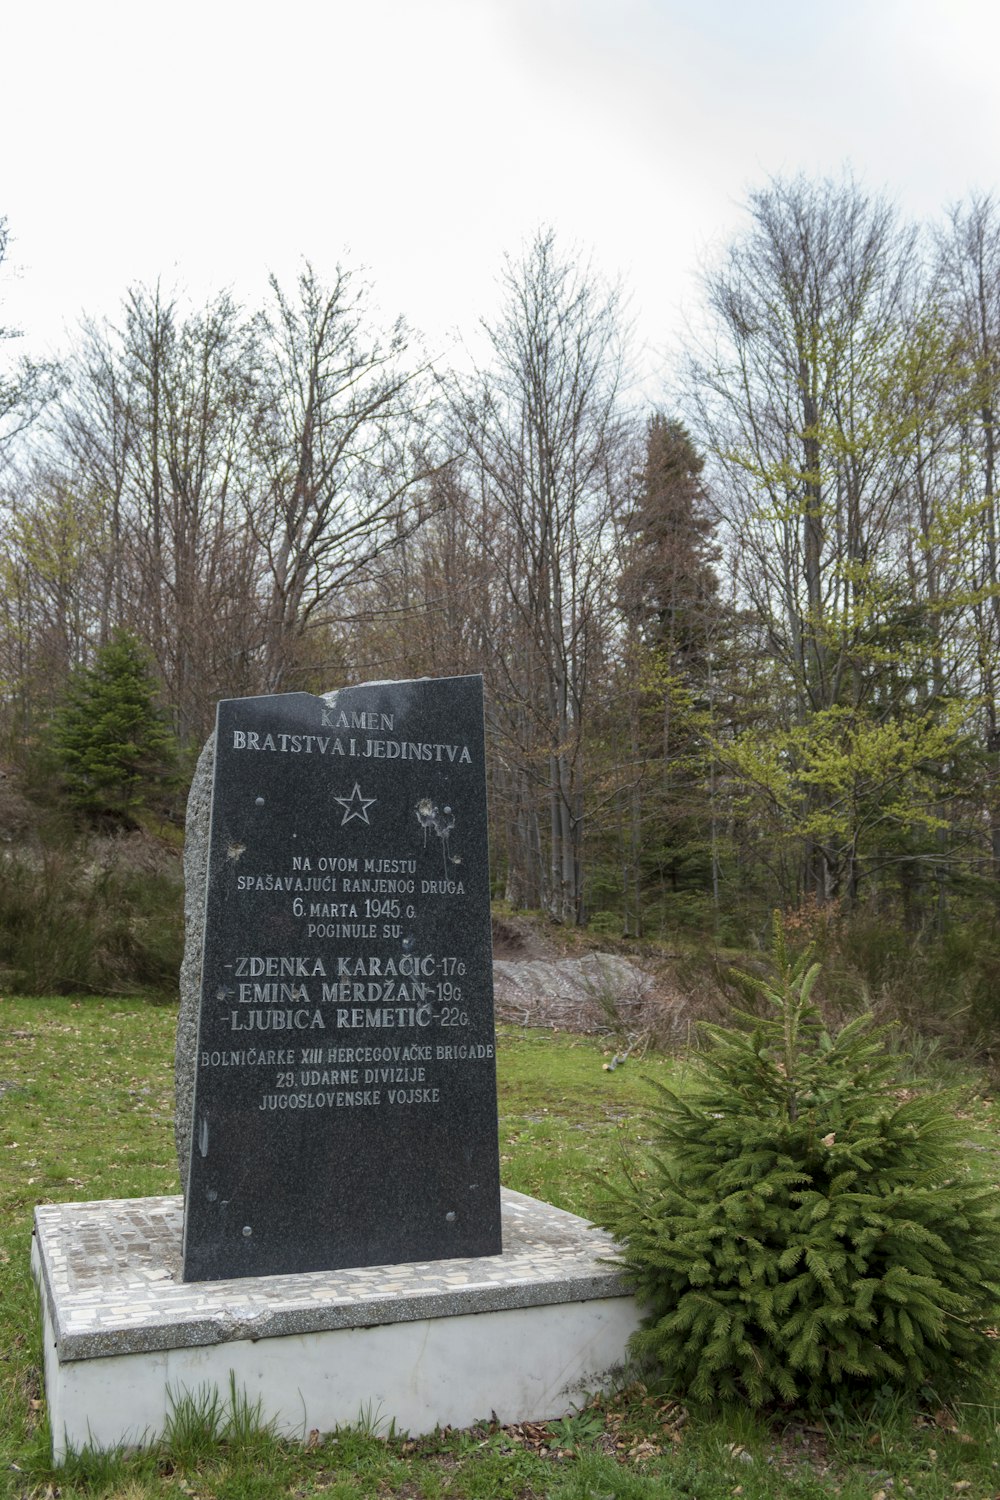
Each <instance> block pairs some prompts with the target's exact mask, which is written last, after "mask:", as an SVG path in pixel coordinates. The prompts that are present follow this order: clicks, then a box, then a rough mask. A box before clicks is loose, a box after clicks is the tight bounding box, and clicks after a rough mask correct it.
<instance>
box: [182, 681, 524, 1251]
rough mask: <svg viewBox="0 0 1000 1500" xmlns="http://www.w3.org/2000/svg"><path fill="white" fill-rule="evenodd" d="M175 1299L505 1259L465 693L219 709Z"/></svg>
mask: <svg viewBox="0 0 1000 1500" xmlns="http://www.w3.org/2000/svg"><path fill="white" fill-rule="evenodd" d="M201 967H202V973H201V989H200V1014H199V1018H198V1030H197V1042H196V1045H195V1048H194V1059H195V1079H194V1093H193V1105H192V1114H191V1126H190V1157H189V1161H190V1165H189V1170H188V1176H187V1184H186V1195H185V1230H184V1251H183V1275H184V1279H185V1280H186V1281H202V1280H214V1279H219V1278H222V1277H232V1276H258V1275H275V1274H282V1273H286V1272H303V1271H316V1270H336V1269H339V1268H342V1267H346V1266H368V1265H388V1264H401V1263H405V1262H412V1261H422V1260H440V1259H447V1258H452V1257H465V1256H475V1255H496V1254H499V1253H500V1249H501V1242H500V1183H499V1165H498V1151H497V1115H496V1078H495V1061H494V1031H493V993H492V971H491V949H490V911H489V859H488V852H487V829H486V783H485V762H484V746H483V701H482V685H481V680H480V679H479V678H477V677H460V678H450V679H444V680H426V681H415V682H404V683H387V684H376V685H372V686H364V687H356V688H345V689H343V690H341V691H340V692H338V693H336V694H332V695H330V696H329V697H327V698H318V697H313V696H311V695H310V694H307V693H289V694H281V695H277V696H270V697H260V698H244V699H231V700H226V701H224V702H222V703H220V704H219V707H218V720H217V728H216V735H215V750H214V770H213V777H212V803H211V832H210V836H209V841H208V851H207V892H206V900H205V909H204V952H203V958H202V965H201Z"/></svg>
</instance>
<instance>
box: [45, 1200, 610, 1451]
mask: <svg viewBox="0 0 1000 1500" xmlns="http://www.w3.org/2000/svg"><path fill="white" fill-rule="evenodd" d="M502 1200H503V1201H502V1214H503V1244H504V1250H503V1254H502V1255H496V1256H487V1257H483V1258H480V1259H475V1260H443V1261H429V1262H420V1263H418V1264H416V1265H405V1266H368V1267H365V1268H363V1269H359V1270H344V1271H317V1272H311V1273H309V1274H308V1275H298V1276H267V1277H254V1278H247V1279H241V1280H231V1281H214V1282H196V1283H187V1284H185V1283H184V1282H182V1281H180V1279H179V1275H180V1250H181V1229H182V1221H183V1201H182V1199H181V1198H179V1197H169V1198H136V1199H109V1200H105V1201H102V1202H96V1203H64V1204H53V1205H45V1206H42V1207H39V1208H37V1209H36V1210H35V1240H34V1246H33V1250H32V1269H33V1271H34V1275H35V1278H36V1280H37V1282H38V1286H39V1292H40V1297H41V1304H42V1317H43V1322H44V1338H45V1384H46V1393H47V1396H48V1405H49V1415H50V1421H51V1426H52V1448H53V1458H54V1460H55V1461H56V1462H57V1463H58V1462H61V1461H62V1459H63V1458H64V1457H65V1455H66V1453H67V1451H68V1450H70V1449H75V1450H76V1449H80V1448H82V1447H83V1446H84V1445H86V1444H90V1445H91V1446H93V1447H97V1448H111V1447H115V1446H118V1445H122V1444H138V1443H143V1442H149V1441H152V1440H153V1439H155V1438H156V1437H157V1436H159V1434H160V1433H162V1431H163V1429H164V1424H165V1421H166V1418H167V1414H168V1411H169V1408H170V1400H171V1398H173V1399H175V1400H176V1399H177V1397H179V1396H181V1395H183V1394H185V1393H189V1394H191V1395H196V1394H197V1393H198V1392H199V1391H204V1390H205V1388H206V1387H215V1388H217V1389H218V1390H219V1392H220V1394H221V1395H222V1396H223V1397H225V1396H226V1395H227V1394H228V1391H229V1387H230V1382H231V1380H232V1381H234V1382H235V1385H236V1388H237V1390H238V1391H240V1392H242V1393H244V1394H245V1395H246V1397H247V1399H248V1400H249V1401H250V1402H251V1403H256V1402H257V1401H258V1400H259V1401H260V1404H261V1414H262V1417H263V1419H264V1420H266V1421H273V1422H274V1423H275V1424H276V1427H277V1429H278V1430H279V1431H280V1432H282V1433H284V1434H287V1435H288V1436H293V1437H294V1436H297V1437H305V1436H307V1435H308V1433H309V1432H310V1431H312V1429H313V1428H318V1429H319V1431H320V1432H329V1431H330V1430H332V1429H333V1428H335V1427H337V1426H344V1425H347V1424H350V1423H352V1422H356V1421H357V1420H358V1418H359V1415H360V1414H361V1413H362V1412H365V1413H366V1414H369V1415H370V1416H375V1415H377V1416H378V1417H379V1418H381V1419H382V1420H383V1421H384V1422H385V1423H386V1424H388V1423H389V1422H390V1421H393V1420H394V1421H395V1423H396V1428H397V1430H400V1431H409V1432H411V1433H422V1432H428V1431H431V1430H433V1428H434V1427H435V1426H436V1425H438V1424H440V1425H442V1426H444V1425H445V1424H448V1423H450V1424H451V1425H452V1426H457V1427H461V1426H467V1425H469V1424H470V1423H472V1422H475V1421H476V1420H477V1419H479V1418H480V1417H489V1416H490V1414H491V1413H493V1412H495V1413H496V1415H497V1417H498V1418H499V1420H500V1421H501V1422H517V1421H529V1420H544V1419H546V1418H549V1417H554V1416H558V1415H561V1414H562V1413H564V1412H565V1411H567V1410H568V1409H569V1407H570V1406H571V1405H572V1404H573V1403H574V1401H576V1400H578V1399H579V1398H580V1397H581V1396H582V1395H583V1393H584V1392H586V1391H592V1390H595V1389H597V1388H598V1387H599V1386H600V1385H601V1384H602V1383H604V1382H605V1381H606V1380H607V1378H608V1376H609V1374H610V1373H611V1372H612V1370H613V1369H614V1367H616V1366H617V1365H620V1364H621V1363H622V1361H623V1360H624V1358H625V1346H626V1342H627V1340H628V1337H629V1335H630V1334H631V1333H632V1331H633V1330H634V1329H635V1328H636V1327H637V1326H638V1321H639V1314H638V1310H637V1308H636V1304H635V1301H634V1299H633V1297H632V1296H631V1295H630V1294H629V1292H628V1289H627V1287H626V1286H625V1284H624V1282H623V1280H622V1277H621V1275H620V1273H619V1272H618V1271H617V1270H616V1269H615V1267H614V1266H613V1265H608V1264H606V1263H605V1261H606V1259H607V1258H609V1257H611V1256H613V1245H612V1242H611V1241H610V1239H609V1238H608V1237H607V1236H606V1235H604V1234H603V1233H601V1232H600V1231H598V1230H595V1229H593V1228H591V1227H590V1226H589V1225H588V1224H586V1223H585V1221H584V1220H582V1219H579V1218H576V1217H575V1216H574V1215H573V1214H568V1213H564V1212H563V1211H562V1210H560V1209H556V1208H552V1207H551V1206H550V1205H549V1204H546V1203H540V1202H538V1201H537V1200H536V1199H534V1198H526V1197H524V1196H523V1195H522V1194H520V1193H511V1192H507V1191H504V1192H503V1194H502Z"/></svg>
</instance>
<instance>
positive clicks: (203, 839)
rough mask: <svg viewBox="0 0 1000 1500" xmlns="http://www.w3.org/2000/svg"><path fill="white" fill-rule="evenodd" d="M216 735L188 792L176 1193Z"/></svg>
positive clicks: (187, 1119)
mask: <svg viewBox="0 0 1000 1500" xmlns="http://www.w3.org/2000/svg"><path fill="white" fill-rule="evenodd" d="M214 770H215V735H214V734H212V735H210V736H209V738H208V740H207V741H206V742H205V745H204V746H203V748H202V752H201V754H200V755H199V757H198V764H197V766H196V767H195V773H194V778H193V780H192V782H191V790H190V792H189V793H188V804H187V819H186V822H185V827H184V958H183V960H182V961H181V978H180V1010H179V1012H178V1015H177V1041H176V1046H175V1050H174V1088H175V1092H176V1105H175V1111H174V1138H175V1140H176V1143H177V1163H178V1166H179V1167H180V1174H181V1189H182V1190H183V1191H185V1192H186V1191H187V1178H188V1162H189V1159H190V1155H191V1114H192V1110H193V1107H194V1060H195V1048H196V1046H197V1044H198V1011H199V1009H200V1006H201V959H202V953H203V951H204V946H205V887H206V883H207V881H208V837H209V831H210V828H211V820H212V775H213V772H214Z"/></svg>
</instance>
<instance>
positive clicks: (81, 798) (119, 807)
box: [52, 630, 177, 820]
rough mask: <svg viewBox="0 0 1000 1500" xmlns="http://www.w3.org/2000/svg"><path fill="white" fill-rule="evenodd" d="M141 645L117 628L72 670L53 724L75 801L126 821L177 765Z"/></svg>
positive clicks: (63, 771) (66, 781)
mask: <svg viewBox="0 0 1000 1500" xmlns="http://www.w3.org/2000/svg"><path fill="white" fill-rule="evenodd" d="M157 695H158V685H157V682H156V679H155V677H154V676H153V671H152V667H151V664H150V661H149V658H148V656H147V654H146V652H145V651H144V649H143V647H142V646H141V644H140V643H139V641H138V640H137V638H136V637H135V636H133V635H130V634H129V633H128V631H124V630H122V631H119V632H118V633H117V634H116V635H115V636H113V637H112V639H111V640H110V641H109V642H108V644H107V645H106V646H104V647H102V649H101V650H100V651H99V652H98V653H97V658H96V660H95V663H94V665H93V666H92V667H84V668H82V669H80V670H79V671H78V672H76V673H75V674H74V676H73V677H72V678H71V679H70V681H69V684H68V686H67V688H66V692H65V697H64V700H63V702H62V704H61V705H60V708H59V710H58V711H57V713H56V715H55V718H54V721H53V725H52V744H53V749H54V751H55V755H56V758H57V761H58V764H59V768H60V774H61V778H62V782H63V786H64V789H65V791H66V794H67V796H68V798H69V800H70V801H71V802H72V803H73V804H74V805H75V806H76V807H78V808H80V809H81V810H83V811H84V812H86V813H89V814H91V815H92V816H100V815H111V816H113V817H117V818H120V819H124V820H128V818H129V817H130V815H131V814H132V813H134V812H135V811H136V810H137V809H138V808H140V807H142V806H143V805H144V803H145V802H146V801H147V800H148V798H149V797H150V796H151V795H152V794H153V792H154V791H155V790H156V789H158V788H161V787H162V786H163V784H164V781H165V779H166V778H168V777H169V775H170V773H171V772H172V771H173V768H174V765H175V762H176V756H177V747H176V743H175V741H174V736H173V733H172V731H171V729H170V727H169V725H168V724H167V722H166V718H165V716H164V715H163V713H162V712H161V710H160V708H159V707H158V705H157V701H156V700H157Z"/></svg>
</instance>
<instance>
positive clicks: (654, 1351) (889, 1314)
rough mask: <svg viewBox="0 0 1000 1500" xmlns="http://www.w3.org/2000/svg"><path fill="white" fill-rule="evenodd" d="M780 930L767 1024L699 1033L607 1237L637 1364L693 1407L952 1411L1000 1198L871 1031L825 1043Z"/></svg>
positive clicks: (978, 1358) (949, 1104) (991, 1257)
mask: <svg viewBox="0 0 1000 1500" xmlns="http://www.w3.org/2000/svg"><path fill="white" fill-rule="evenodd" d="M809 957H810V955H809V954H806V955H804V956H803V957H800V958H799V959H797V960H793V959H792V958H791V957H790V956H789V954H788V952H787V951H786V948H785V942H784V934H783V931H782V926H781V922H780V920H779V919H777V918H776V921H775V942H774V960H775V970H776V977H775V979H774V980H773V982H764V981H761V980H758V979H756V978H751V977H750V976H747V975H743V976H741V977H742V979H743V981H744V983H745V985H746V987H747V989H748V990H750V991H755V992H756V995H757V997H758V998H759V1000H760V1001H762V1002H763V1005H764V1006H765V1012H764V1014H763V1015H760V1016H749V1015H743V1016H741V1017H739V1020H740V1023H741V1024H740V1026H739V1027H738V1028H735V1027H734V1028H727V1027H718V1026H706V1027H704V1033H705V1039H706V1043H707V1046H706V1049H705V1051H704V1052H703V1053H702V1055H701V1056H700V1057H699V1058H698V1059H697V1061H696V1063H695V1065H694V1066H695V1084H694V1087H693V1089H692V1090H691V1091H690V1092H685V1093H683V1094H681V1093H676V1092H674V1091H672V1090H670V1089H661V1090H660V1100H659V1104H658V1106H657V1108H656V1110H655V1115H654V1119H655V1131H656V1149H655V1152H654V1154H653V1155H652V1156H651V1157H650V1159H649V1160H648V1161H646V1162H644V1163H642V1164H638V1163H635V1162H632V1163H630V1164H629V1166H628V1168H627V1171H626V1175H625V1179H624V1181H623V1183H622V1184H621V1185H620V1186H619V1187H618V1189H617V1190H616V1191H615V1192H614V1196H613V1197H612V1198H610V1199H609V1201H607V1202H606V1204H605V1205H604V1210H603V1213H602V1215H601V1222H603V1224H604V1225H605V1227H607V1228H609V1229H610V1230H611V1231H612V1233H613V1234H614V1235H615V1237H616V1238H617V1239H618V1240H619V1241H620V1242H621V1244H622V1246H623V1247H624V1256H623V1258H624V1261H625V1264H626V1266H627V1268H628V1271H629V1273H630V1276H631V1278H632V1280H633V1282H634V1285H635V1289H636V1292H637V1295H638V1297H639V1299H640V1301H641V1302H642V1303H643V1304H644V1305H645V1308H646V1318H645V1324H644V1327H643V1328H642V1329H641V1330H640V1331H639V1333H638V1334H637V1335H636V1336H635V1339H634V1352H635V1353H636V1355H637V1356H639V1357H640V1358H643V1359H645V1360H648V1361H649V1362H651V1363H653V1364H655V1365H657V1366H658V1367H659V1369H660V1371H661V1372H662V1375H663V1377H664V1379H665V1380H666V1381H668V1382H669V1383H670V1384H671V1385H672V1387H673V1388H674V1389H675V1390H676V1391H677V1392H678V1393H686V1394H688V1395H689V1396H691V1397H693V1398H695V1399H701V1400H713V1399H716V1398H732V1397H735V1398H737V1399H741V1400H746V1401H749V1402H750V1403H751V1404H752V1405H754V1406H762V1405H769V1404H772V1403H775V1402H788V1403H797V1404H802V1405H805V1406H811V1407H813V1408H814V1409H817V1408H821V1407H823V1406H825V1405H827V1404H829V1402H830V1401H832V1400H833V1399H835V1398H836V1397H838V1396H842V1395H843V1394H844V1393H845V1392H850V1391H852V1390H862V1389H863V1388H865V1387H880V1386H883V1385H887V1384H888V1385H890V1386H895V1387H900V1388H904V1389H914V1390H919V1389H920V1388H921V1387H924V1386H930V1387H932V1388H933V1389H934V1390H936V1391H937V1392H938V1393H945V1392H947V1391H948V1390H949V1389H954V1388H955V1387H956V1386H957V1385H958V1384H959V1383H960V1382H961V1381H962V1380H963V1379H964V1378H965V1377H967V1376H969V1375H970V1374H971V1373H973V1372H975V1371H980V1370H982V1369H983V1368H984V1367H985V1366H986V1365H987V1364H988V1363H989V1362H990V1361H991V1360H992V1359H993V1358H994V1351H995V1347H996V1345H995V1342H994V1341H993V1340H991V1338H990V1337H989V1334H988V1329H989V1327H990V1325H991V1324H993V1323H995V1322H996V1321H997V1318H998V1310H1000V1189H998V1188H997V1187H996V1186H995V1184H992V1183H991V1182H990V1181H989V1180H988V1179H987V1177H986V1175H985V1172H984V1171H983V1170H980V1168H979V1167H978V1165H977V1160H978V1159H979V1158H981V1155H982V1153H981V1152H978V1151H977V1150H976V1149H975V1144H974V1142H973V1140H972V1137H973V1135H974V1131H973V1129H972V1128H971V1127H970V1126H969V1125H968V1123H967V1122H966V1121H964V1120H960V1119H958V1118H957V1117H956V1114H955V1108H954V1101H953V1100H952V1099H950V1098H949V1097H948V1096H946V1095H943V1094H941V1093H940V1092H931V1091H914V1090H910V1089H902V1088H899V1087H898V1086H897V1084H896V1080H895V1079H894V1063H893V1060H892V1058H891V1057H890V1056H888V1055H887V1053H886V1051H885V1048H884V1033H883V1032H879V1031H878V1030H876V1029H874V1028H873V1027H872V1025H871V1023H870V1019H869V1018H868V1017H860V1018H858V1019H857V1020H855V1021H852V1022H851V1023H850V1024H849V1025H847V1026H846V1027H845V1028H844V1029H843V1030H842V1031H840V1032H839V1034H837V1035H836V1036H832V1035H830V1033H829V1032H828V1031H827V1029H826V1027H825V1026H824V1024H823V1022H822V1019H821V1016H820V1014H819V1011H818V1009H817V1007H816V1005H815V1003H814V1002H813V1001H812V999H811V993H812V990H813V987H814V985H815V982H816V978H817V976H818V973H819V968H820V966H819V965H818V964H812V965H810V963H809Z"/></svg>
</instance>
